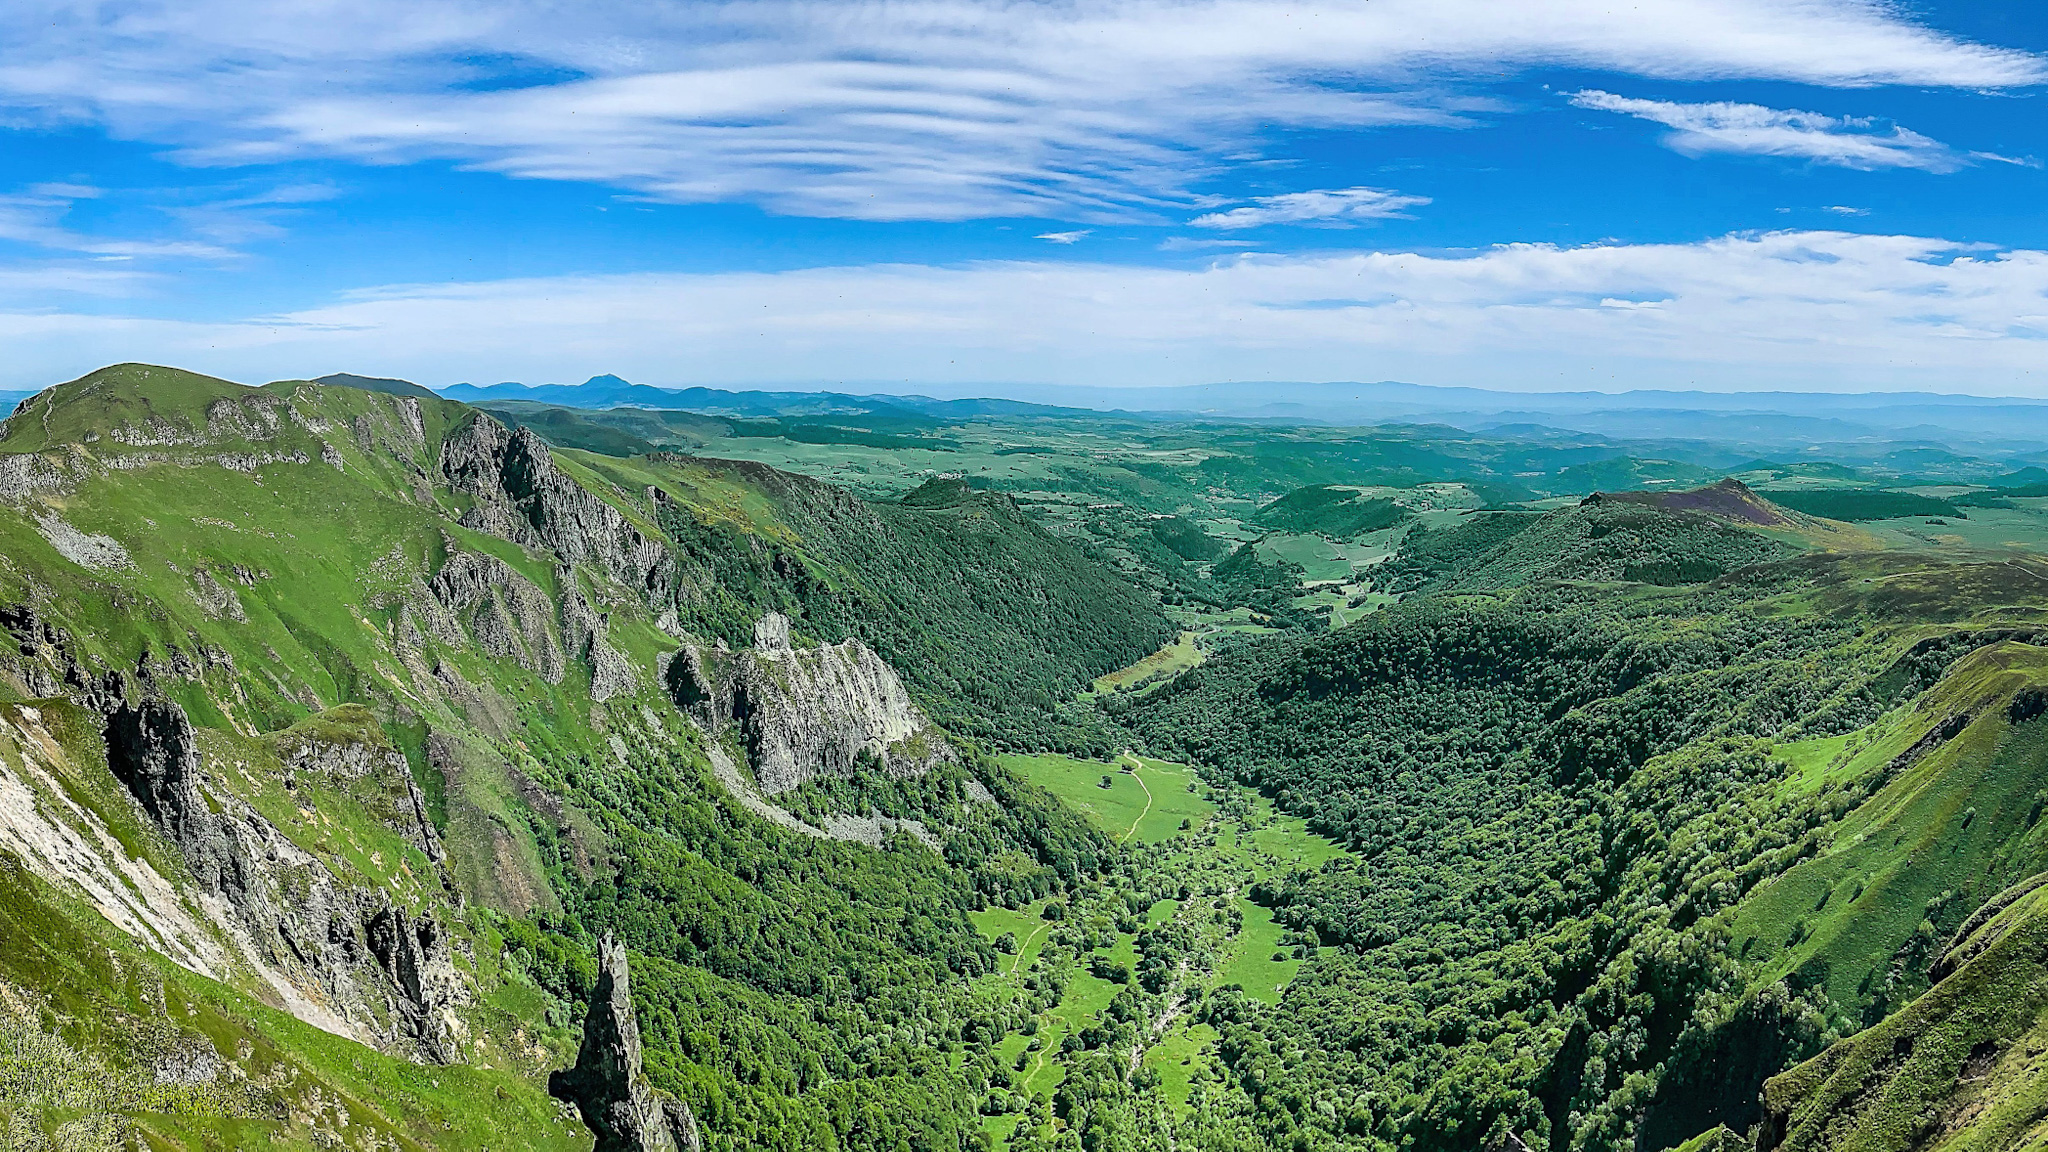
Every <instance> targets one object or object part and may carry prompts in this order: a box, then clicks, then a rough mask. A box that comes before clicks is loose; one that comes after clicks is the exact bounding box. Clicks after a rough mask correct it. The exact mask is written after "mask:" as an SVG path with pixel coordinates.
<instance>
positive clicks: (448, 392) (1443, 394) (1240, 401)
mask: <svg viewBox="0 0 2048 1152" xmlns="http://www.w3.org/2000/svg"><path fill="white" fill-rule="evenodd" d="M1003 390H1004V391H1005V392H1007V393H1009V395H1008V396H1006V397H1005V398H1001V399H993V398H986V397H961V398H956V399H935V398H933V397H930V396H922V395H890V394H873V395H855V394H849V393H842V392H824V391H820V392H768V391H729V390H726V389H720V388H702V387H698V388H682V389H669V388H656V387H653V386H651V385H646V384H634V383H631V382H629V381H627V380H624V379H622V378H620V377H618V376H612V375H605V376H593V377H591V378H590V379H589V380H587V381H585V382H584V383H582V384H575V385H568V384H549V385H541V386H537V387H535V386H528V385H524V384H516V383H506V384H495V385H491V386H489V387H478V386H475V385H471V384H458V385H455V386H454V387H452V388H447V389H444V390H443V391H442V394H443V395H445V396H447V397H449V398H450V399H455V400H464V401H468V402H471V403H478V402H484V401H510V400H524V401H532V402H535V403H541V404H551V405H559V406H563V407H571V408H619V407H640V408H664V409H681V410H687V411H695V412H710V413H716V414H720V415H732V416H815V415H835V414H838V415H858V414H863V413H882V412H889V411H912V412H917V413H921V414H924V415H927V416H953V417H959V416H970V415H975V414H989V415H1008V416H1015V415H1032V414H1043V415H1058V414H1062V413H1068V414H1071V413H1075V412H1078V411H1088V410H1093V411H1098V412H1102V411H1107V412H1126V413H1131V414H1134V415H1143V416H1148V417H1154V418H1167V419H1173V418H1179V419H1186V418H1190V417H1197V418H1199V417H1210V418H1217V417H1221V418H1231V419H1253V420H1283V421H1289V422H1306V423H1327V424H1385V423H1426V424H1447V425H1451V426H1453V427H1457V428H1464V429H1469V430H1472V431H1488V432H1506V431H1512V430H1515V429H1517V428H1518V427H1527V428H1528V429H1529V430H1532V431H1533V430H1536V429H1541V428H1553V429H1564V430H1569V431H1576V432H1592V433H1598V434H1601V435H1608V436H1617V437H1627V438H1680V439H1697V440H1715V441H1723V442H1735V443H1744V444H1753V445H1757V446H1759V447H1767V448H1773V449H1785V448H1800V447H1804V446H1806V445H1809V444H1816V443H1853V442H1856V441H1876V440H1884V441H1894V442H1895V441H1900V440H1905V441H1925V442H1929V443H1935V444H1942V445H1946V446H1951V447H1962V446H1968V447H1971V448H1975V449H1980V450H1982V449H2001V450H2004V451H2008V452H2009V451H2015V450H2027V449H2030V448H2037V447H2039V446H2040V444H2039V442H2040V441H2043V440H2048V402H2041V401H2033V400H2024V399H2017V398H2001V397H1984V396H1962V395H1948V394H1942V393H1932V392H1864V393H1824V392H1732V393H1731V392H1665V391H1650V390H1644V391H1634V392H1622V393H1606V392H1496V391H1489V390H1487V389H1481V388H1440V387H1434V386H1430V385H1422V384H1404V383H1399V382H1396V381H1380V382H1376V383H1298V382H1262V383H1250V384H1238V383H1233V384H1198V385H1190V386H1186V387H1170V388H1091V387H1080V386H1072V385H1021V384H1020V385H1006V386H1004V387H1003Z"/></svg>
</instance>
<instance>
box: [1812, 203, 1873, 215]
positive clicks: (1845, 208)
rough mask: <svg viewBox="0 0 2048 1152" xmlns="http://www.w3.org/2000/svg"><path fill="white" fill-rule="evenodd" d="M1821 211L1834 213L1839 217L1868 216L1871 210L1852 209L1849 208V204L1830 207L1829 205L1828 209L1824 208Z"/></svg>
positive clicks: (1831, 205)
mask: <svg viewBox="0 0 2048 1152" xmlns="http://www.w3.org/2000/svg"><path fill="white" fill-rule="evenodd" d="M1821 211H1823V212H1833V213H1834V214H1835V215H1837V216H1868V215H1870V209H1868V208H1853V207H1851V206H1849V205H1847V204H1830V205H1828V206H1827V207H1825V208H1822V209H1821Z"/></svg>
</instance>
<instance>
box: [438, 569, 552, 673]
mask: <svg viewBox="0 0 2048 1152" xmlns="http://www.w3.org/2000/svg"><path fill="white" fill-rule="evenodd" d="M427 589H428V592H429V593H430V595H431V597H432V603H431V605H428V606H423V607H422V612H421V615H424V616H425V617H426V621H425V623H426V626H427V628H428V629H429V630H431V632H432V633H433V635H434V637H435V638H436V639H438V640H440V641H441V642H442V643H446V644H460V643H461V642H462V630H461V626H462V625H467V627H468V629H469V632H470V634H471V635H472V636H474V637H475V638H476V643H477V647H479V648H481V649H483V651H484V653H485V654H486V655H488V656H491V657H494V658H496V659H500V660H506V659H509V660H513V661H515V662H517V663H518V665H519V666H520V667H521V668H524V669H526V670H527V671H529V672H532V673H534V674H536V675H538V676H539V677H540V678H541V679H543V680H545V681H547V682H548V683H550V684H559V683H561V682H562V677H563V675H564V674H565V673H566V671H567V660H566V658H565V657H564V655H563V653H562V646H561V643H560V642H559V641H557V640H556V638H555V633H554V630H553V629H551V628H550V627H549V625H548V621H549V618H550V617H552V616H553V615H555V606H554V604H553V602H551V601H550V600H549V599H548V595H547V593H545V592H543V591H541V589H540V586H539V585H537V584H535V583H534V582H533V581H531V580H528V579H527V578H526V577H525V576H523V575H521V574H520V572H519V571H518V570H517V569H515V568H513V567H512V566H511V565H510V564H507V563H505V562H504V561H503V560H500V559H498V558H497V557H496V556H492V555H489V554H487V553H483V552H468V551H451V552H450V553H449V554H448V560H447V562H446V563H445V564H443V565H442V566H441V570H440V571H439V572H436V573H435V574H434V578H433V579H432V580H430V581H428V582H427ZM436 609H438V611H436ZM411 610H412V606H411V605H410V604H408V605H407V606H406V611H407V612H408V613H409V612H411ZM411 627H413V628H414V630H415V632H417V630H418V628H419V624H418V623H413V624H412V625H411ZM415 643H417V642H416V641H415Z"/></svg>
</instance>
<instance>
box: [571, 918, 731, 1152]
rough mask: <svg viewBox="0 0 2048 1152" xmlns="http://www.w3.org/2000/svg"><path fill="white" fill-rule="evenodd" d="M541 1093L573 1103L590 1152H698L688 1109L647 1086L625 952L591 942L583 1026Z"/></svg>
mask: <svg viewBox="0 0 2048 1152" xmlns="http://www.w3.org/2000/svg"><path fill="white" fill-rule="evenodd" d="M548 1091H549V1092H550V1093H551V1094H553V1095H554V1096H555V1097H556V1098H557V1099H560V1100H566V1101H568V1102H569V1103H571V1104H574V1105H576V1107H577V1110H578V1111H580V1112H582V1113H583V1120H584V1123H586V1124H588V1125H590V1130H591V1132H592V1133H594V1134H595V1135H596V1136H597V1145H596V1149H595V1152H700V1149H702V1147H703V1140H702V1138H701V1137H700V1136H699V1135H698V1132H697V1118H696V1117H695V1116H694V1115H692V1114H691V1112H690V1108H689V1105H687V1104H684V1103H683V1102H682V1101H680V1100H678V1099H676V1098H675V1097H673V1096H671V1095H669V1094H668V1093H666V1092H663V1091H661V1090H660V1089H658V1088H656V1087H654V1086H653V1085H652V1084H650V1083H648V1080H647V1074H646V1072H644V1071H643V1070H642V1067H641V1060H640V1024H639V1021H638V1020H637V1019H636V1018H635V1017H634V1015H633V997H632V989H631V983H630V980H629V976H628V972H627V967H626V948H625V946H624V945H623V944H620V943H619V942H618V941H617V940H614V939H613V938H612V937H611V936H609V935H607V936H605V938H604V939H603V940H602V941H600V942H599V944H598V973H597V986H596V988H595V989H593V990H592V992H591V994H590V1014H589V1015H588V1016H586V1017H585V1018H584V1021H583V1047H582V1050H581V1051H579V1052H578V1053H577V1055H576V1065H575V1067H573V1068H569V1069H567V1070H565V1071H561V1072H557V1073H555V1074H554V1075H552V1076H550V1077H549V1078H548Z"/></svg>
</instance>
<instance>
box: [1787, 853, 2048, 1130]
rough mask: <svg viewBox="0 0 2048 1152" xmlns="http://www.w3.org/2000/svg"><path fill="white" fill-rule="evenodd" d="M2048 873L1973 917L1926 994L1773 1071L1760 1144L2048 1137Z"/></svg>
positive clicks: (1944, 960)
mask: <svg viewBox="0 0 2048 1152" xmlns="http://www.w3.org/2000/svg"><path fill="white" fill-rule="evenodd" d="M2042 879H2043V878H2042V877H2040V876H2036V877H2034V878H2032V879H2031V880H2029V881H2027V882H2025V883H2022V884H2020V885H2016V886H2015V887H2014V888H2013V889H2012V890H2010V891H2008V892H2007V893H2004V894H2002V895H2001V896H1999V897H1998V898H1997V899H1994V900H1992V901H1991V902H1989V903H1988V904H1986V905H1985V906H1984V907H1983V909H1981V910H1980V911H1979V912H1977V913H1976V914H1974V915H1972V916H1971V917H1970V919H1969V920H1968V922H1966V923H1965V924H1964V925H1963V931H1962V932H1961V933H1960V934H1959V935H1958V936H1957V938H1956V939H1955V940H1954V941H1953V942H1952V943H1951V944H1950V945H1949V947H1948V948H1947V950H1946V952H1945V954H1944V955H1943V956H1942V957H1941V960H1940V963H1939V965H1938V966H1937V968H1936V970H1935V971H1936V974H1937V975H1939V976H1940V977H1941V978H1940V980H1939V981H1938V982H1937V983H1936V984H1935V985H1934V986H1933V987H1932V988H1931V989H1929V990H1928V991H1927V992H1926V993H1925V994H1924V995H1922V996H1921V997H1920V998H1919V999H1917V1000H1915V1001H1913V1002H1912V1003H1911V1004H1908V1005H1906V1006H1905V1007H1903V1008H1901V1009H1900V1010H1899V1011H1898V1012H1896V1013H1894V1014H1892V1015H1891V1016H1889V1017H1887V1018H1886V1019H1885V1020H1884V1021H1883V1022H1881V1023H1879V1024H1877V1025H1876V1026H1874V1027H1871V1028H1869V1029H1866V1030H1864V1031H1862V1032H1860V1033H1858V1034H1856V1035H1855V1036H1853V1037H1851V1038H1849V1039H1846V1040H1843V1041H1841V1042H1839V1043H1837V1044H1835V1045H1834V1046H1833V1047H1831V1048H1829V1049H1828V1050H1827V1051H1826V1052H1824V1053H1822V1054H1821V1055H1819V1056H1816V1057H1814V1058H1813V1059H1811V1060H1808V1061H1807V1062H1805V1063H1804V1064H1801V1065H1799V1066H1798V1067H1797V1068H1794V1069H1792V1070H1791V1071H1789V1072H1786V1073H1784V1074H1783V1075H1781V1076H1778V1077H1775V1078H1774V1079H1772V1080H1771V1081H1770V1082H1769V1083H1768V1084H1767V1085H1766V1086H1765V1088H1764V1109H1765V1117H1764V1121H1763V1123H1762V1125H1761V1126H1760V1128H1759V1130H1758V1132H1757V1140H1756V1148H1757V1149H1758V1150H1759V1152H1777V1150H1780V1149H1783V1150H1785V1152H1795V1150H1796V1152H1821V1150H1834V1149H1844V1150H1846V1149H1859V1150H1868V1152H1905V1150H1908V1149H1966V1148H1967V1149H1972V1150H1976V1152H2003V1150H2005V1149H2018V1148H2035V1147H2039V1146H2040V1144H2041V1141H2042V1140H2043V1139H2044V1137H2048V1075H2044V1072H2048V1068H2044V1067H2043V1053H2044V1052H2048V966H2044V962H2043V961H2044V957H2048V889H2044V888H2042V887H2040V884H2041V880H2042Z"/></svg>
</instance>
